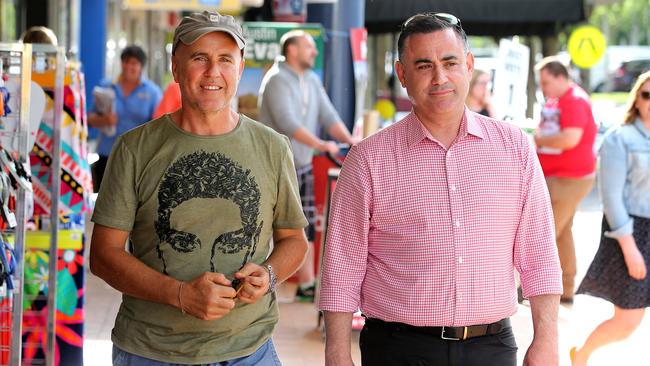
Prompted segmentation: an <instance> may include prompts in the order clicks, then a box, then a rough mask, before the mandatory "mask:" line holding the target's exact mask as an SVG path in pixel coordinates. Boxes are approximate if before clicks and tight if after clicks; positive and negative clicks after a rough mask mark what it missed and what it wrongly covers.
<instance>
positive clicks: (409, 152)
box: [319, 13, 562, 366]
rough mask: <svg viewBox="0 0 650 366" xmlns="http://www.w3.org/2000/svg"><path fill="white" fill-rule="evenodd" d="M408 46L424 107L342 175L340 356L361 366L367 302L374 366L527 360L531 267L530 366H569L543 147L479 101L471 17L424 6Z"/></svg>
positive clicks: (357, 155)
mask: <svg viewBox="0 0 650 366" xmlns="http://www.w3.org/2000/svg"><path fill="white" fill-rule="evenodd" d="M397 44H398V46H397V47H398V53H399V60H398V61H397V62H396V65H395V68H396V71H397V76H398V77H399V80H400V82H401V84H402V86H403V87H405V88H406V91H407V93H408V95H409V97H410V99H411V101H412V103H413V110H412V111H411V113H410V114H409V115H408V116H406V117H405V118H404V119H402V120H401V121H399V122H397V123H395V124H393V125H391V126H390V127H387V128H385V129H383V130H382V131H380V132H377V133H376V134H374V135H372V136H370V137H368V138H366V139H365V140H363V141H362V142H360V143H359V144H358V145H356V146H354V147H353V148H352V149H351V150H350V152H349V153H348V155H347V157H346V160H345V163H344V164H343V168H342V171H341V175H340V177H339V179H338V181H337V185H336V190H335V191H334V196H333V202H332V208H331V211H330V220H329V222H330V226H329V228H328V234H327V245H326V247H325V255H324V258H323V262H324V264H323V272H322V277H321V285H322V286H321V292H320V302H319V307H320V309H321V310H323V311H324V312H325V324H326V326H325V328H326V330H327V337H326V349H325V352H326V364H327V365H346V366H349V365H352V358H351V355H350V331H351V326H352V314H353V313H354V312H355V311H357V309H358V308H360V309H361V311H362V312H363V314H364V315H365V316H366V317H367V318H366V322H365V326H364V328H363V330H362V331H361V335H360V338H359V346H360V348H361V360H362V363H363V364H364V365H373V366H376V365H391V366H395V365H404V366H406V365H420V364H426V365H464V366H473V365H508V366H514V365H516V363H517V344H516V342H515V337H514V334H513V332H512V327H511V325H510V320H509V317H510V316H512V315H513V314H514V313H515V312H516V311H517V294H516V291H515V277H514V269H517V270H518V271H519V273H520V274H521V283H522V287H523V293H524V296H526V297H528V298H529V299H530V304H531V311H532V318H533V327H534V333H535V336H534V340H533V342H532V344H531V345H530V347H529V348H528V352H527V353H526V357H525V359H524V365H544V366H554V365H557V364H558V349H557V347H558V345H557V341H558V340H557V314H558V307H559V295H560V294H561V293H562V286H561V272H560V264H559V260H558V256H557V250H556V247H555V240H554V239H555V238H554V235H553V218H552V212H551V205H550V201H549V197H548V192H547V190H546V184H545V182H544V176H543V174H542V170H541V169H540V166H539V163H538V161H537V157H536V156H535V150H534V148H533V146H532V145H531V143H530V141H529V139H528V137H527V135H526V134H525V133H524V132H523V131H521V129H519V128H518V127H515V126H513V125H510V124H507V123H504V122H501V121H497V120H494V119H491V118H486V117H484V116H481V115H479V114H477V113H474V112H471V111H469V109H467V108H466V106H465V100H466V97H467V93H468V89H469V80H470V78H471V75H472V70H473V66H474V56H473V55H472V53H471V52H470V50H469V46H468V44H467V37H466V35H465V32H464V31H463V29H462V27H461V24H460V20H458V18H456V17H455V16H453V15H450V14H444V13H437V14H434V13H425V14H417V15H415V16H413V17H411V18H409V19H408V20H407V21H406V22H404V24H403V26H402V32H401V33H400V35H399V38H398V43H397Z"/></svg>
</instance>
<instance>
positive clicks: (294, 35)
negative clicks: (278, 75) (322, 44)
mask: <svg viewBox="0 0 650 366" xmlns="http://www.w3.org/2000/svg"><path fill="white" fill-rule="evenodd" d="M308 34H309V33H307V32H305V31H304V30H302V29H294V30H292V31H289V32H287V33H285V34H283V35H282V37H281V38H280V46H281V47H282V56H284V57H287V52H288V50H289V46H291V45H292V44H296V43H298V39H299V38H300V37H303V36H305V35H308Z"/></svg>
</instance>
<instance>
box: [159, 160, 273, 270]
mask: <svg viewBox="0 0 650 366" xmlns="http://www.w3.org/2000/svg"><path fill="white" fill-rule="evenodd" d="M215 207H216V209H215ZM259 211H260V190H259V186H258V185H257V182H256V181H255V178H254V177H253V175H252V174H251V172H250V170H247V169H244V168H242V167H241V166H240V165H239V164H237V163H236V162H234V161H233V160H232V159H230V158H228V157H226V156H224V155H222V154H219V153H208V152H204V151H198V152H195V153H192V154H189V155H186V156H183V157H181V158H179V159H177V160H176V161H175V162H174V163H172V164H171V165H170V166H169V168H168V169H167V171H166V172H165V174H164V176H163V179H162V181H161V183H160V187H159V190H158V219H157V220H156V223H155V228H156V233H157V235H158V238H159V239H160V243H159V244H158V246H157V248H156V249H157V251H158V257H159V258H160V259H161V260H162V264H163V273H165V274H167V268H168V263H167V262H166V258H165V256H164V255H163V253H164V246H165V245H169V246H171V248H172V249H173V250H174V251H176V252H178V253H188V254H190V253H192V254H196V253H197V252H200V253H201V256H202V257H205V256H204V255H203V254H207V252H205V250H206V249H207V248H210V256H209V259H210V271H211V272H220V273H224V272H222V271H223V269H220V268H218V266H217V262H218V261H217V259H218V254H219V253H222V254H229V255H232V254H238V253H241V252H243V251H244V250H245V253H244V255H243V256H242V262H241V266H243V265H244V264H245V263H247V262H249V261H250V260H251V258H252V257H253V254H254V253H255V250H256V249H257V244H258V241H259V236H260V231H261V229H262V225H263V222H261V223H259V225H258V223H257V222H258V218H259ZM178 222H182V223H183V225H179V224H176V223H178ZM206 241H207V242H206ZM206 245H210V247H206ZM206 258H207V257H206ZM199 265H200V264H199Z"/></svg>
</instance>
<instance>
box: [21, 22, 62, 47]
mask: <svg viewBox="0 0 650 366" xmlns="http://www.w3.org/2000/svg"><path fill="white" fill-rule="evenodd" d="M20 39H21V41H23V43H41V44H51V45H54V46H56V45H57V43H58V41H57V39H56V35H55V34H54V32H53V31H52V30H51V29H50V28H47V27H43V26H34V27H31V28H29V29H28V30H26V31H25V32H24V33H23V34H22V35H21V36H20Z"/></svg>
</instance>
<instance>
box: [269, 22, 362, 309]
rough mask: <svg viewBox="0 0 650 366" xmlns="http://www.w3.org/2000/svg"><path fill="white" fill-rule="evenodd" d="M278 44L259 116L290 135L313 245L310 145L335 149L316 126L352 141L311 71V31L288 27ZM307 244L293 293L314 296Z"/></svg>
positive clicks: (303, 297)
mask: <svg viewBox="0 0 650 366" xmlns="http://www.w3.org/2000/svg"><path fill="white" fill-rule="evenodd" d="M280 46H281V48H282V56H283V57H284V60H282V59H278V60H276V62H275V63H274V65H273V67H271V69H269V71H268V72H267V73H266V75H264V79H263V80H262V85H261V86H260V92H259V98H260V99H259V101H258V103H259V105H260V112H259V119H260V122H262V123H264V124H266V125H267V126H269V127H271V128H273V129H274V130H276V131H278V132H280V133H282V134H284V135H286V136H287V137H289V138H290V139H291V147H292V149H293V154H294V160H295V164H296V171H297V175H298V185H299V187H300V197H301V199H302V207H303V211H304V212H305V216H306V217H307V220H308V221H309V226H308V227H307V229H306V233H307V239H308V240H309V242H310V243H312V244H313V242H314V238H315V235H316V229H315V227H314V225H315V222H316V207H315V206H314V175H313V172H312V157H313V155H314V150H316V151H319V152H325V153H329V154H333V155H335V154H337V153H338V151H339V148H338V146H337V144H336V143H335V142H334V141H327V140H322V139H320V138H319V137H318V136H319V131H320V129H321V128H322V129H323V130H324V131H326V132H327V133H328V134H329V135H330V136H332V137H334V138H335V139H336V140H338V141H340V142H343V143H346V144H350V145H352V144H353V143H354V142H355V141H356V140H354V139H353V138H352V136H351V135H350V132H349V131H348V129H347V127H346V126H345V124H343V122H342V121H341V117H339V115H338V113H337V112H336V109H334V106H333V105H332V102H330V100H329V97H328V96H327V94H326V93H325V89H324V88H323V85H322V84H321V82H320V79H319V78H318V76H317V75H316V73H314V72H313V71H312V68H313V67H314V62H315V60H316V56H317V55H318V50H317V49H316V43H315V42H314V39H313V38H312V36H311V35H309V33H307V32H305V31H303V30H293V31H289V32H287V33H286V34H284V35H283V36H282V38H281V39H280ZM309 248H310V250H309V252H308V254H307V260H306V261H305V263H303V265H302V267H301V268H300V270H298V272H297V273H296V275H297V277H298V282H299V286H298V291H297V294H296V295H297V297H298V299H299V300H303V301H314V290H315V278H314V257H313V252H312V248H313V245H310V246H309Z"/></svg>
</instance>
